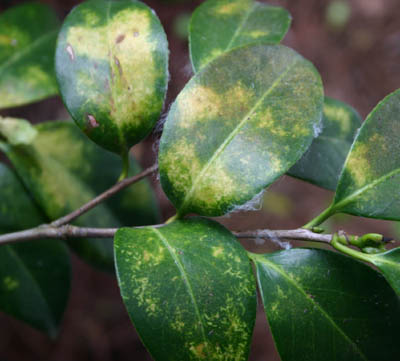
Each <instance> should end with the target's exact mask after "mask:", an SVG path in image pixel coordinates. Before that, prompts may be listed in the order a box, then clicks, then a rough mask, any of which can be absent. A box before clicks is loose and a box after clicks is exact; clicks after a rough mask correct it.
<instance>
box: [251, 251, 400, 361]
mask: <svg viewBox="0 0 400 361" xmlns="http://www.w3.org/2000/svg"><path fill="white" fill-rule="evenodd" d="M253 258H254V262H255V264H256V268H257V278H258V283H259V287H260V291H261V296H262V299H263V304H264V308H265V311H266V314H267V317H268V321H269V325H270V328H271V331H272V333H273V336H274V339H275V343H276V346H277V348H278V351H279V353H280V355H281V358H282V361H290V360H293V361H302V360H326V361H330V360H332V361H333V360H338V356H340V357H339V358H340V360H343V361H345V360H346V361H347V360H349V361H350V360H351V361H356V360H360V361H361V360H363V361H366V360H371V361H372V360H380V361H393V360H400V348H399V347H398V341H397V336H396V335H398V327H399V324H400V305H399V298H398V297H397V296H396V294H395V293H394V292H393V290H392V289H391V288H390V287H389V285H388V284H387V283H386V281H385V280H384V278H383V277H382V276H381V275H380V274H379V273H378V272H376V271H375V270H373V269H371V268H369V267H368V266H366V265H365V264H363V263H361V262H358V261H355V260H353V259H351V258H348V257H345V256H341V255H339V254H337V253H333V252H329V251H324V250H308V249H293V250H290V251H283V252H277V253H273V254H266V255H254V257H253Z"/></svg>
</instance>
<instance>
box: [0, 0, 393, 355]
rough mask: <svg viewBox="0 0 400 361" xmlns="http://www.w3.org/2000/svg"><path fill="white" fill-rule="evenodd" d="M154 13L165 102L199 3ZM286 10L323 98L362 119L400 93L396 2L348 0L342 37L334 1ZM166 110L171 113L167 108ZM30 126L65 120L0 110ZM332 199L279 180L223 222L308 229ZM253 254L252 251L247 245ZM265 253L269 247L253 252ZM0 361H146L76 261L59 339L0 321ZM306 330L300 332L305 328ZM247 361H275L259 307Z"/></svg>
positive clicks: (102, 279) (93, 278)
mask: <svg viewBox="0 0 400 361" xmlns="http://www.w3.org/2000/svg"><path fill="white" fill-rule="evenodd" d="M21 2H22V1H19V0H1V3H0V12H1V11H3V10H5V9H6V8H8V7H10V6H13V5H16V4H19V3H21ZM42 2H43V3H48V4H49V5H51V6H53V7H54V8H55V9H56V11H57V12H58V14H59V15H60V18H63V17H64V16H65V15H66V14H67V13H68V12H69V10H70V9H71V8H72V6H74V5H76V4H77V3H79V1H73V0H58V1H57V0H42ZM145 2H146V3H147V4H148V5H150V6H151V7H152V8H153V9H154V10H155V11H156V12H157V14H158V16H159V17H160V19H161V22H162V23H163V25H164V27H165V29H166V31H167V35H168V39H169V43H170V51H171V58H170V72H171V81H170V87H169V91H168V103H170V102H171V101H173V99H174V98H175V97H176V95H177V94H178V93H179V91H180V90H181V89H182V88H183V86H184V84H185V83H186V82H187V81H188V80H189V78H190V77H191V73H190V64H189V57H188V46H187V42H186V41H185V40H183V39H181V38H179V37H178V36H177V34H176V32H175V31H174V23H175V21H176V19H177V18H178V16H179V15H181V14H190V13H191V12H192V10H193V9H194V8H195V7H196V6H197V5H198V4H199V3H200V2H199V1H186V2H183V1H181V2H167V1H161V0H159V1H156V0H152V1H145ZM269 3H273V4H276V5H281V6H284V7H286V8H287V9H288V10H289V11H290V12H291V14H292V16H293V24H292V28H291V30H290V32H289V33H288V35H287V36H286V38H285V40H284V44H286V45H289V46H291V47H293V48H294V49H296V50H297V51H299V52H300V53H301V54H302V55H303V56H305V57H306V58H308V59H310V60H311V61H312V62H313V63H314V64H315V66H316V67H317V68H318V70H319V71H320V73H321V76H322V79H323V82H324V86H325V92H326V94H327V95H329V96H332V97H335V98H337V99H340V100H343V101H345V102H347V103H349V104H351V105H352V106H354V107H355V108H356V109H357V110H358V111H359V112H360V114H361V115H362V116H363V117H365V116H366V115H367V114H368V113H369V111H371V109H372V108H373V107H374V106H375V105H376V104H377V102H378V101H380V100H381V99H382V98H383V97H384V96H386V95H387V94H388V93H390V92H392V91H393V90H395V89H397V88H399V87H400V61H399V60H400V23H399V21H398V19H399V18H400V6H399V4H398V0H349V4H350V5H351V9H352V14H351V17H350V20H349V22H348V23H347V25H346V26H345V27H343V28H342V29H341V30H337V29H336V30H335V29H333V28H332V27H330V26H329V25H328V24H327V22H326V17H325V14H326V9H327V5H328V4H329V3H330V1H327V0H325V1H324V0H303V1H289V0H286V1H285V0H281V1H280V0H276V1H270V2H269ZM165 109H168V104H167V106H166V108H165ZM0 114H2V115H12V116H17V117H23V118H26V119H29V120H31V121H33V122H39V121H43V120H48V119H52V120H54V119H62V118H65V117H66V116H67V113H66V111H65V109H64V107H63V105H62V103H61V101H60V100H59V99H58V98H53V99H49V100H46V101H43V102H41V103H37V104H33V105H30V106H26V107H20V108H16V109H12V110H7V111H2V112H0ZM156 138H157V135H153V136H150V137H149V138H148V139H147V140H146V141H145V142H144V143H143V144H141V145H139V146H135V147H134V152H135V154H136V155H137V157H138V159H139V160H140V161H141V163H142V165H143V166H146V165H149V164H151V163H152V161H153V160H154V158H155V154H154V151H152V150H151V149H152V148H151V145H152V143H153V142H154V140H155V139H156ZM153 184H154V186H155V188H156V189H157V194H158V196H159V199H160V204H161V208H162V212H163V216H164V217H165V218H167V217H169V216H171V215H172V214H173V207H172V206H171V205H170V203H169V202H168V200H167V199H166V197H165V196H164V195H163V193H162V191H161V189H160V187H159V186H158V184H157V181H156V179H153ZM331 197H332V193H331V192H328V191H324V190H322V189H319V188H317V187H314V186H312V185H309V184H306V183H304V182H301V181H298V180H294V179H292V178H289V177H282V178H281V179H280V180H279V181H278V182H277V183H276V184H275V185H273V186H272V187H271V191H270V192H268V193H267V196H266V197H265V201H264V206H263V209H262V210H260V211H257V212H247V213H236V214H234V215H232V216H230V217H224V218H220V219H219V220H220V221H221V222H222V223H224V224H225V225H227V226H228V227H230V228H231V229H234V230H239V229H240V230H245V229H256V228H272V229H274V228H275V229H280V228H294V227H299V226H301V225H302V224H304V223H305V222H306V221H307V220H309V219H311V218H312V217H313V216H314V215H316V214H317V213H318V212H319V211H321V210H322V209H323V208H324V207H325V206H326V205H327V204H328V202H329V201H330V200H331ZM328 227H329V228H330V229H332V230H333V229H338V228H343V229H346V230H347V231H349V232H354V233H355V234H362V233H366V232H381V233H384V234H385V235H387V236H394V231H393V223H392V222H384V221H373V220H366V219H361V218H355V217H349V216H336V217H334V219H333V220H332V221H330V222H329V223H328ZM246 247H248V248H249V249H255V246H254V244H247V245H246ZM257 249H258V250H259V251H270V250H273V249H274V247H273V246H271V245H264V246H261V247H260V246H259V247H258V248H257ZM0 325H1V326H0V361H26V360H43V361H53V360H54V361H71V360H74V361H81V360H87V361H111V360H113V361H120V360H121V361H125V360H150V357H149V355H148V353H147V352H146V350H145V349H144V347H143V346H142V345H141V343H140V341H139V339H138V336H137V334H136V332H135V330H134V328H133V327H132V325H131V323H130V321H129V319H128V316H127V313H126V311H125V309H124V306H123V304H122V302H121V298H120V295H119V290H118V287H117V284H116V280H115V278H114V277H111V276H110V275H107V274H103V273H100V272H97V271H95V270H93V269H91V268H90V267H88V266H87V265H85V264H83V263H82V262H81V261H80V260H78V259H77V258H76V257H73V281H72V290H71V297H70V301H69V304H68V308H67V311H66V314H65V318H64V322H63V324H62V328H61V331H60V335H59V338H58V339H57V340H56V341H51V340H49V339H48V338H47V337H46V336H44V335H42V334H40V333H39V332H37V331H35V330H32V329H31V328H29V327H28V326H26V325H24V324H22V323H21V322H18V321H15V320H13V319H12V318H10V317H8V316H6V315H4V314H0ZM305 332H306V330H305ZM250 360H252V361H258V360H267V361H272V360H279V356H278V355H277V353H276V351H275V349H274V345H273V341H272V337H271V335H270V333H269V331H268V326H267V323H266V321H265V317H264V315H263V311H262V309H261V308H260V309H259V312H258V317H257V322H256V328H255V332H254V338H253V346H252V351H251V357H250Z"/></svg>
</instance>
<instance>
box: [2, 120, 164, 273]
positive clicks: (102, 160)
mask: <svg viewBox="0 0 400 361" xmlns="http://www.w3.org/2000/svg"><path fill="white" fill-rule="evenodd" d="M35 128H36V130H37V131H38V135H37V136H36V138H35V139H34V141H33V142H32V143H31V144H30V145H25V146H19V147H15V146H14V147H13V146H10V145H8V146H7V145H6V146H5V147H4V148H5V151H6V153H7V155H8V157H9V158H10V160H11V162H12V163H13V165H14V166H15V168H16V170H17V172H18V174H19V176H20V177H21V178H22V179H23V182H24V184H25V186H26V187H27V188H28V189H29V191H30V192H31V193H32V195H33V197H34V199H35V201H36V202H37V204H39V205H40V207H41V209H42V210H43V212H44V213H45V214H46V215H47V217H48V218H49V219H50V220H54V219H57V218H59V217H61V216H63V215H65V214H67V213H69V212H72V211H73V210H75V209H77V208H79V207H80V206H81V205H83V204H84V203H86V202H88V201H89V200H91V199H93V198H94V197H95V196H96V195H97V194H99V193H100V192H103V191H105V190H106V189H108V188H109V187H111V186H112V185H113V184H114V183H115V182H116V180H117V178H118V175H119V173H120V167H121V165H120V160H119V159H118V157H117V156H115V155H113V154H111V153H109V152H107V151H104V150H102V149H101V148H99V147H97V146H96V145H95V144H93V143H92V142H91V141H89V140H88V139H87V138H86V137H85V136H84V135H83V134H82V133H81V132H80V131H79V129H78V128H77V127H76V126H75V125H74V124H73V123H67V122H65V123H62V122H52V123H42V124H40V125H38V126H37V127H35ZM131 162H132V167H131V168H133V171H135V170H136V171H137V170H138V167H137V165H136V164H134V163H133V160H131ZM157 221H158V211H157V208H156V205H155V199H154V195H153V194H152V192H151V190H150V188H149V185H148V184H147V183H146V181H142V182H141V183H137V184H135V186H134V187H132V188H128V189H127V190H124V191H122V192H121V193H120V195H119V196H118V197H117V198H115V199H111V200H110V201H108V202H105V203H102V204H100V205H98V206H97V207H95V208H94V209H93V210H91V211H89V212H88V213H86V214H84V215H83V216H81V217H80V218H78V219H77V221H76V222H75V223H76V224H77V225H80V226H87V227H89V226H90V227H120V226H122V225H124V224H125V223H124V222H128V223H127V225H143V224H154V223H157ZM69 244H70V246H71V247H72V248H73V249H74V250H75V251H76V252H77V253H78V254H79V255H80V256H81V257H82V258H83V259H85V260H86V261H88V262H89V263H92V264H94V265H96V266H98V267H100V268H104V269H112V267H113V264H114V260H113V247H112V242H111V241H110V240H108V239H98V240H97V239H90V240H71V241H69Z"/></svg>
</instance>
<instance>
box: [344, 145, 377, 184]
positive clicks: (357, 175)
mask: <svg viewBox="0 0 400 361" xmlns="http://www.w3.org/2000/svg"><path fill="white" fill-rule="evenodd" d="M368 153H369V146H368V145H367V144H363V143H358V144H357V145H356V146H355V147H354V148H353V150H352V152H351V156H350V157H349V159H348V161H347V165H346V169H347V170H348V172H349V173H350V175H351V178H352V180H353V182H354V184H355V185H356V186H357V187H362V186H363V185H365V184H366V183H367V181H368V179H369V178H370V177H371V173H372V172H371V164H370V161H369V159H368Z"/></svg>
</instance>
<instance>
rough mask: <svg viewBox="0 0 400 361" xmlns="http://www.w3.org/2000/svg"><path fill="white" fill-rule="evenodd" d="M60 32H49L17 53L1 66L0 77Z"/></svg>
mask: <svg viewBox="0 0 400 361" xmlns="http://www.w3.org/2000/svg"><path fill="white" fill-rule="evenodd" d="M57 31H58V30H53V31H50V32H48V33H47V34H44V35H42V36H40V37H39V38H37V39H36V40H35V41H33V42H32V43H30V44H29V45H27V46H26V47H25V48H23V49H22V50H20V51H17V52H16V53H14V54H13V55H12V56H11V57H10V58H9V59H8V60H7V61H6V62H4V63H3V64H1V65H0V75H1V74H2V73H4V70H5V69H7V68H8V67H10V66H11V65H13V64H15V63H16V62H18V61H19V60H20V59H21V58H22V57H23V56H24V55H26V54H27V53H29V52H30V51H31V50H33V49H35V48H36V47H38V46H40V45H41V44H42V43H43V42H45V41H46V40H48V38H51V37H52V36H53V35H54V34H56V33H57Z"/></svg>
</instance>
